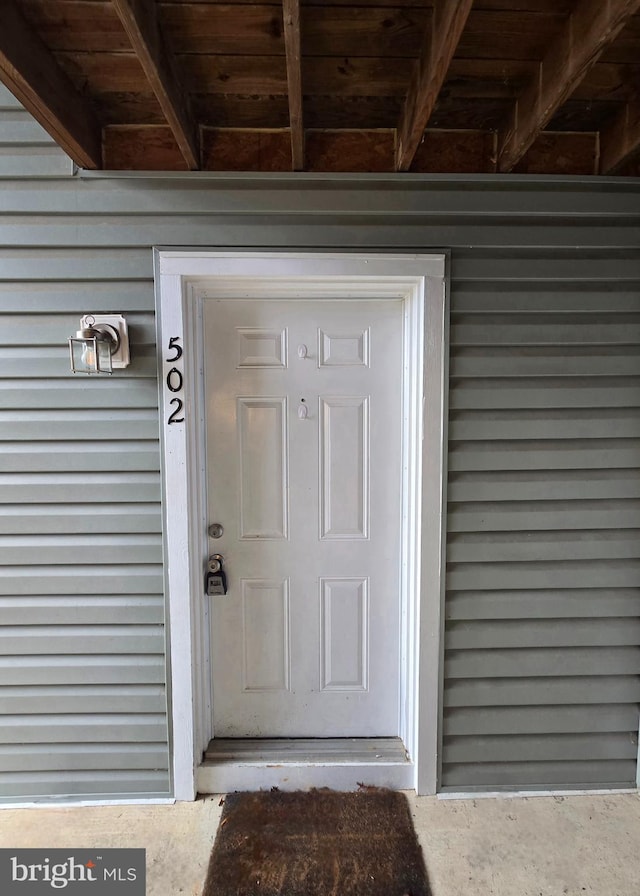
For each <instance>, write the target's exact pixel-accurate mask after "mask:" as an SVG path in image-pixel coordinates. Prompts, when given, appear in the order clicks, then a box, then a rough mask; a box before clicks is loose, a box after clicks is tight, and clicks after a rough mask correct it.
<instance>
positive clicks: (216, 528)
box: [208, 523, 224, 538]
mask: <svg viewBox="0 0 640 896" xmlns="http://www.w3.org/2000/svg"><path fill="white" fill-rule="evenodd" d="M208 532H209V536H210V537H211V538H222V536H223V534H224V528H223V526H222V523H211V525H210V526H209V529H208Z"/></svg>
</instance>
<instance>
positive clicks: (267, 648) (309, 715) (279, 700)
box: [204, 299, 402, 737]
mask: <svg viewBox="0 0 640 896" xmlns="http://www.w3.org/2000/svg"><path fill="white" fill-rule="evenodd" d="M204 326H205V333H204V336H205V359H206V360H205V367H206V369H205V389H206V413H207V480H208V496H207V503H208V511H209V522H220V523H221V524H222V525H223V527H224V534H223V535H222V537H221V538H219V539H216V540H213V539H212V540H210V542H209V544H210V551H211V553H218V552H219V553H221V554H222V555H223V556H224V559H225V570H226V573H227V577H228V593H227V594H226V595H225V596H218V597H212V598H209V600H211V613H210V618H211V626H212V628H211V644H212V652H213V657H212V668H213V704H214V726H213V727H214V736H219V737H222V736H224V737H278V736H281V737H284V736H287V737H341V736H343V737H344V736H354V737H355V736H360V737H366V736H384V735H387V736H393V735H396V734H397V733H398V719H399V705H398V701H399V696H398V695H399V669H400V657H399V625H400V596H399V569H400V557H399V544H400V520H401V429H402V369H401V368H402V304H401V302H400V301H399V300H398V301H395V300H371V301H367V300H343V301H334V300H322V301H303V300H294V299H292V300H282V301H277V300H271V299H269V300H260V301H258V300H244V299H229V300H225V299H206V300H205V302H204Z"/></svg>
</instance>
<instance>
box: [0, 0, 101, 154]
mask: <svg viewBox="0 0 640 896" xmlns="http://www.w3.org/2000/svg"><path fill="white" fill-rule="evenodd" d="M0 79H1V80H2V81H3V83H4V84H6V86H7V87H8V88H9V90H10V91H11V92H12V93H13V95H14V96H15V97H17V99H19V100H20V102H21V103H22V105H23V106H24V107H25V108H26V109H27V110H28V111H29V112H30V113H31V114H32V115H33V117H34V118H35V119H36V121H37V122H38V123H39V124H41V125H42V127H43V128H44V129H45V130H46V131H47V132H48V133H49V134H51V136H52V137H53V139H54V140H55V141H56V143H57V144H58V145H59V146H60V147H61V148H62V149H63V150H64V151H65V152H66V153H67V155H68V156H70V157H71V159H72V160H73V161H74V162H75V163H76V164H77V165H79V166H80V167H82V168H100V166H101V164H102V147H101V129H100V125H99V123H98V121H97V120H96V119H95V116H94V113H93V109H92V108H91V107H90V105H89V103H88V102H87V101H86V100H85V99H84V98H83V97H82V96H81V95H80V94H79V93H78V92H77V91H76V89H75V87H74V86H73V84H72V83H71V81H70V80H69V78H68V77H67V75H66V74H65V73H64V72H63V71H62V69H61V68H60V67H59V65H58V63H57V62H56V60H55V58H54V57H53V54H52V53H51V52H50V50H49V49H48V48H47V47H46V46H45V44H44V43H43V41H42V40H41V39H40V37H39V36H38V35H37V34H36V33H35V32H34V31H33V30H32V29H31V27H30V26H29V25H28V24H27V22H26V21H25V19H24V18H23V17H22V14H21V13H20V11H19V10H18V8H17V7H16V5H15V2H14V0H2V2H1V3H0Z"/></svg>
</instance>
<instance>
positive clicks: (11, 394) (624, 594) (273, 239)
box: [0, 93, 640, 800]
mask: <svg viewBox="0 0 640 896" xmlns="http://www.w3.org/2000/svg"><path fill="white" fill-rule="evenodd" d="M3 135H5V136H4V137H3ZM41 137H42V135H41V134H40V133H39V132H38V130H37V127H35V126H34V125H33V123H30V122H29V120H28V116H26V114H25V113H23V112H22V111H21V110H20V109H19V107H17V105H16V104H15V102H11V100H10V98H8V97H7V96H6V95H3V94H2V93H0V150H1V151H2V152H3V153H4V155H0V177H3V182H2V189H1V190H0V379H1V380H2V389H1V390H0V424H1V425H0V564H2V570H1V572H2V575H0V620H1V622H2V625H1V631H0V646H1V647H2V651H1V652H0V711H2V712H4V713H5V714H6V715H5V717H4V720H3V721H4V723H5V724H3V725H2V727H1V730H2V732H3V735H2V736H0V793H2V794H4V795H5V797H6V798H7V799H9V800H11V799H25V798H34V799H37V798H38V797H43V798H48V797H51V796H65V795H66V796H83V797H87V796H90V795H94V796H100V795H117V794H144V793H147V794H149V793H167V792H168V791H169V773H168V767H169V761H168V747H167V719H166V712H165V702H166V695H165V683H166V681H165V679H166V671H165V668H166V661H165V643H164V641H165V636H164V628H163V622H164V612H163V608H164V605H163V597H162V590H163V571H162V556H161V552H160V506H159V501H160V478H159V470H160V455H159V445H158V430H159V425H158V419H157V381H156V346H155V321H154V295H153V254H152V247H153V246H157V245H169V246H180V245H197V246H211V247H219V246H238V247H241V246H247V247H263V246H272V247H276V248H277V247H283V248H291V247H301V248H305V247H307V248H316V247H321V248H353V249H357V248H366V249H371V248H375V247H377V248H380V249H381V250H392V251H393V250H400V251H402V250H411V249H416V250H424V249H430V248H435V249H440V248H444V249H450V250H451V276H452V296H451V298H452V302H451V307H452V317H451V333H452V344H451V359H450V375H451V391H450V408H451V420H450V443H449V444H450V451H449V471H450V473H449V510H448V526H449V535H448V563H449V566H448V593H447V599H446V604H445V616H446V633H445V637H446V652H445V660H444V698H443V700H444V708H443V719H442V728H443V730H442V738H443V742H442V746H443V750H442V756H443V765H442V784H443V787H444V788H445V789H447V788H449V789H473V788H474V787H477V788H480V789H485V788H491V789H493V788H500V787H503V788H522V787H539V786H543V787H554V786H571V785H575V786H587V787H588V786H600V785H605V786H606V785H607V784H609V785H613V784H631V783H632V782H633V781H635V752H634V747H635V744H634V737H635V735H636V734H637V729H638V710H637V706H638V700H639V694H638V689H639V682H640V646H639V643H638V638H639V631H638V628H639V623H638V620H639V618H640V598H639V594H640V591H639V589H638V583H639V581H638V580H639V577H640V556H639V555H638V550H637V548H636V546H635V544H636V540H637V532H638V531H640V479H639V477H638V468H639V466H640V429H639V427H638V407H639V404H638V398H639V395H640V368H639V364H638V340H639V338H640V302H639V295H640V251H639V250H638V246H639V245H640V183H639V182H635V181H630V180H628V179H626V180H625V181H624V183H622V182H617V181H615V180H611V181H596V180H593V179H591V180H590V181H589V182H588V183H587V182H580V181H577V180H562V179H555V180H553V181H545V180H543V179H536V178H524V179H510V178H502V179H498V178H493V179H492V178H477V179H474V180H473V181H469V180H468V179H465V178H457V177H453V178H437V177H434V178H428V177H412V176H406V177H396V178H386V177H382V178H376V177H363V178H351V177H337V178H330V177H324V176H312V175H308V176H300V177H297V178H295V179H293V178H287V177H280V176H266V177H259V176H258V177H253V178H251V180H247V179H246V178H244V177H242V176H234V175H232V176H228V177H226V176H221V177H220V176H199V175H190V176H176V177H172V176H167V177H163V176H146V177H145V176H142V177H135V178H129V177H127V176H126V175H123V176H118V177H117V178H113V177H102V176H100V175H97V176H96V175H88V174H86V173H85V174H82V176H80V177H78V176H77V177H68V176H58V177H56V176H51V175H53V174H56V173H57V174H58V175H65V174H67V175H68V174H69V173H70V167H69V165H68V161H65V160H64V158H63V157H62V155H61V154H60V153H59V151H58V150H56V148H55V147H53V146H52V145H51V144H50V142H48V141H44V143H41V142H40V141H41ZM3 139H4V142H3ZM21 140H22V141H24V142H21ZM38 162H39V164H40V167H39V169H38V170H37V171H36V170H34V168H37V163H38ZM12 166H13V167H12ZM56 166H59V167H58V168H56ZM36 174H37V175H38V179H36V178H35V177H34V175H36ZM40 177H46V180H40V179H39V178H40ZM107 310H110V311H117V312H123V313H125V314H126V315H127V318H128V321H129V325H130V333H131V342H132V365H131V366H130V367H129V368H128V369H127V370H126V371H122V372H118V373H117V374H116V375H115V376H114V377H112V378H109V379H107V378H103V379H100V380H92V381H91V382H90V383H88V382H87V381H86V380H79V379H78V378H74V377H73V376H72V375H71V374H70V373H69V371H68V354H67V348H66V339H67V337H68V336H69V335H70V334H71V333H72V332H73V331H74V330H75V329H77V326H78V321H79V317H80V315H81V314H82V313H85V312H91V311H94V312H99V311H107ZM93 486H95V488H94V487H93ZM82 696H84V697H85V698H87V705H86V706H83V705H82V704H81V701H80V704H78V703H77V702H76V701H77V699H78V698H81V697H82ZM79 706H80V707H81V708H79Z"/></svg>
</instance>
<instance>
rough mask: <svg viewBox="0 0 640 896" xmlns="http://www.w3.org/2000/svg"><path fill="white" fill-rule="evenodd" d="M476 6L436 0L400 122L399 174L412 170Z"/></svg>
mask: <svg viewBox="0 0 640 896" xmlns="http://www.w3.org/2000/svg"><path fill="white" fill-rule="evenodd" d="M472 5H473V0H435V3H434V7H433V17H432V20H431V28H430V29H428V32H427V34H426V35H425V42H424V45H423V49H422V53H421V55H420V58H419V59H418V61H417V63H416V67H415V69H414V74H413V77H412V79H411V83H410V85H409V90H408V91H407V95H406V97H405V101H404V106H403V109H402V113H401V115H400V121H399V122H398V129H397V134H398V137H397V147H396V170H398V171H408V170H409V168H410V167H411V163H412V161H413V158H414V156H415V154H416V151H417V149H418V146H419V145H420V142H421V141H422V138H423V137H424V131H425V128H426V126H427V122H428V121H429V118H430V117H431V113H432V112H433V109H434V106H435V104H436V100H437V98H438V94H439V93H440V89H441V88H442V85H443V83H444V79H445V78H446V75H447V71H448V69H449V64H450V62H451V59H452V58H453V54H454V53H455V51H456V47H457V46H458V42H459V40H460V36H461V35H462V31H463V29H464V26H465V25H466V22H467V17H468V15H469V12H470V10H471V7H472Z"/></svg>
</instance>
